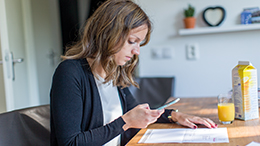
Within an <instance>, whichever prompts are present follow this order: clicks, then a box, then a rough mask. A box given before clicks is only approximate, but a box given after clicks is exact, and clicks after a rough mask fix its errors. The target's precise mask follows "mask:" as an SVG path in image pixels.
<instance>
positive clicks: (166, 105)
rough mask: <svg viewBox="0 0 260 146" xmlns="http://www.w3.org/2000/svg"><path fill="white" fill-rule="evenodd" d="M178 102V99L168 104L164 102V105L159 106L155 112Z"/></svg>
mask: <svg viewBox="0 0 260 146" xmlns="http://www.w3.org/2000/svg"><path fill="white" fill-rule="evenodd" d="M179 100H180V98H175V99H173V100H171V101H169V102H166V103H165V104H163V105H162V106H160V107H158V108H156V109H157V110H161V109H164V108H166V107H168V106H170V105H172V104H174V103H177V102H178V101H179Z"/></svg>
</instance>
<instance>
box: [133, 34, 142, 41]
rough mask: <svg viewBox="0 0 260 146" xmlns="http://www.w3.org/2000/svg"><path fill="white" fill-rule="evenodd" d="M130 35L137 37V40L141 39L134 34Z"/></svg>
mask: <svg viewBox="0 0 260 146" xmlns="http://www.w3.org/2000/svg"><path fill="white" fill-rule="evenodd" d="M132 36H134V37H136V38H137V39H138V41H139V40H141V39H140V38H139V37H138V36H136V35H134V34H132Z"/></svg>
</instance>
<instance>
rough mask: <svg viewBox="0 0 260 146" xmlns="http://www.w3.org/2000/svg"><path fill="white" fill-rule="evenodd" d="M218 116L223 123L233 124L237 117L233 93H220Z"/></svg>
mask: <svg viewBox="0 0 260 146" xmlns="http://www.w3.org/2000/svg"><path fill="white" fill-rule="evenodd" d="M218 118H219V121H220V123H222V124H231V123H232V122H233V121H234V119H235V106H234V102H233V99H232V94H231V93H222V94H219V95H218Z"/></svg>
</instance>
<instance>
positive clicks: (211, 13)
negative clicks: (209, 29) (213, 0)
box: [203, 6, 226, 26]
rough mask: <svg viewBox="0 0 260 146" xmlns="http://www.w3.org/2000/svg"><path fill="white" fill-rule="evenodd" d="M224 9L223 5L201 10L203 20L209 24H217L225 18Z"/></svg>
mask: <svg viewBox="0 0 260 146" xmlns="http://www.w3.org/2000/svg"><path fill="white" fill-rule="evenodd" d="M225 16H226V11H225V9H224V8H223V7H220V6H217V7H208V8H206V9H205V10H204V11H203V20H204V21H205V22H206V23H207V24H208V25H209V26H219V25H220V24H221V23H222V22H223V20H224V19H225Z"/></svg>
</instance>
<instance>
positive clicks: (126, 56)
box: [114, 25, 148, 65]
mask: <svg viewBox="0 0 260 146" xmlns="http://www.w3.org/2000/svg"><path fill="white" fill-rule="evenodd" d="M147 32H148V27H147V25H142V26H139V27H137V28H134V29H132V30H131V31H130V33H129V35H128V37H127V39H126V41H125V42H124V45H123V47H122V49H121V50H120V51H119V52H117V53H116V54H115V56H114V57H115V61H116V63H117V65H124V64H125V63H126V62H127V61H129V60H131V58H132V57H133V56H134V55H139V53H140V43H141V42H142V41H143V40H144V39H145V37H146V34H147Z"/></svg>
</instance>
